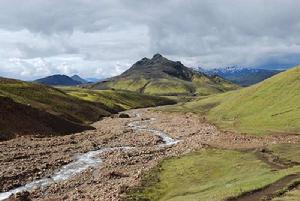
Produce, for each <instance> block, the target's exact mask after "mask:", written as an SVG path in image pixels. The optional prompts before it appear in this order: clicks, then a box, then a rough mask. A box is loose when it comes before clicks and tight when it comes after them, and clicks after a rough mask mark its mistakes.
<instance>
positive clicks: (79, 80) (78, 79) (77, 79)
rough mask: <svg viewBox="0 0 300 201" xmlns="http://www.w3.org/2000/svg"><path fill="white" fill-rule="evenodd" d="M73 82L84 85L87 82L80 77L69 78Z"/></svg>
mask: <svg viewBox="0 0 300 201" xmlns="http://www.w3.org/2000/svg"><path fill="white" fill-rule="evenodd" d="M71 78H72V79H73V80H75V81H77V82H80V83H81V84H86V83H88V81H86V80H85V79H83V78H82V77H80V76H79V75H73V76H72V77H71Z"/></svg>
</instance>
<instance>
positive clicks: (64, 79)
mask: <svg viewBox="0 0 300 201" xmlns="http://www.w3.org/2000/svg"><path fill="white" fill-rule="evenodd" d="M77 79H78V77H77V76H76V77H75V79H74V78H71V77H69V76H66V75H51V76H48V77H45V78H41V79H37V80H35V81H34V82H35V83H39V84H44V85H53V86H55V85H60V86H75V85H80V84H83V83H82V81H81V80H77Z"/></svg>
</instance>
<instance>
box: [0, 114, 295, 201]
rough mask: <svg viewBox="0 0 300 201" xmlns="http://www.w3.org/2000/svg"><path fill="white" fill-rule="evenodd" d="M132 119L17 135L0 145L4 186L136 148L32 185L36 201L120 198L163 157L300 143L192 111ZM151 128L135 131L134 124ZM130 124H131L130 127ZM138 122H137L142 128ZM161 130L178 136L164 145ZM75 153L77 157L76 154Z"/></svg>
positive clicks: (117, 119)
mask: <svg viewBox="0 0 300 201" xmlns="http://www.w3.org/2000/svg"><path fill="white" fill-rule="evenodd" d="M128 113H129V114H130V116H131V117H132V118H128V119H122V118H105V119H103V120H102V121H99V122H96V123H95V124H93V126H94V127H95V128H96V130H94V131H86V132H82V133H78V134H74V135H69V136H62V137H55V138H30V137H27V138H17V139H14V140H10V141H6V142H1V143H0V154H1V157H0V175H2V176H1V177H2V178H0V182H1V183H0V187H1V189H0V190H1V191H2V192H3V191H8V190H10V189H13V188H16V187H18V186H21V185H25V184H26V183H30V182H32V181H34V180H38V179H39V178H45V177H46V178H47V177H49V176H51V175H53V173H55V172H56V171H57V170H58V169H60V168H61V167H62V166H63V165H66V164H68V163H70V162H72V161H74V160H76V156H77V157H78V156H79V155H82V154H83V153H86V152H88V151H91V150H97V149H100V148H103V147H134V149H129V150H126V151H124V150H120V149H116V150H110V151H107V152H103V153H99V154H98V155H97V157H99V158H101V159H102V160H103V163H101V165H97V166H91V167H88V168H87V169H85V170H83V171H82V172H81V173H79V174H76V175H72V177H70V178H69V179H68V180H65V181H60V182H54V183H53V184H51V185H49V186H47V187H44V188H40V187H37V188H34V189H33V190H31V192H30V195H29V197H30V198H32V199H34V200H49V199H50V200H104V201H105V200H109V201H113V200H119V199H120V197H122V194H123V193H124V192H125V191H126V189H128V188H130V187H132V186H135V185H138V184H139V181H140V177H141V175H142V174H143V172H145V171H148V170H149V169H151V168H152V167H154V166H155V165H156V164H157V163H158V162H159V161H160V160H162V159H164V158H167V157H171V156H178V155H182V154H185V153H189V152H191V151H195V150H199V149H201V148H205V147H207V146H214V147H218V148H228V149H253V148H259V147H264V146H266V145H269V144H274V143H291V142H295V143H300V138H299V137H297V136H287V137H282V136H273V137H265V138H262V137H251V136H241V135H237V134H234V133H229V132H228V133H223V132H220V131H219V130H218V129H217V128H216V127H214V126H213V125H210V124H208V123H206V122H205V120H204V119H202V118H199V116H196V115H193V114H168V113H162V112H153V111H151V110H149V109H139V110H132V111H128ZM133 122H136V123H137V124H138V125H142V127H144V128H147V129H139V130H137V129H134V128H132V123H133ZM130 125H131V126H130ZM138 125H137V126H138ZM153 130H155V131H162V132H163V133H164V134H166V135H168V137H170V138H171V139H175V140H180V142H178V143H174V144H172V145H171V146H159V145H160V144H162V141H163V139H162V136H159V135H153ZM74 156H75V158H74Z"/></svg>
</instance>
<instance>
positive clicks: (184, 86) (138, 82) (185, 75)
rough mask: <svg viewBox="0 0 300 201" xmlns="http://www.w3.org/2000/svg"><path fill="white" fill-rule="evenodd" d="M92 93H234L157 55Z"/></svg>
mask: <svg viewBox="0 0 300 201" xmlns="http://www.w3.org/2000/svg"><path fill="white" fill-rule="evenodd" d="M91 88H93V89H122V90H129V91H136V92H141V93H146V94H153V95H179V94H182V95H192V94H199V95H209V94H215V93H220V92H225V91H228V90H233V89H237V88H238V86H237V85H235V84H232V83H231V82H229V81H226V80H224V79H222V78H220V77H216V76H212V77H210V76H207V75H205V74H202V73H199V72H196V71H194V70H192V69H190V68H187V67H185V66H184V65H183V64H181V63H180V62H179V61H177V62H175V61H171V60H168V59H166V58H164V57H163V56H161V55H160V54H156V55H154V56H153V58H152V59H148V58H143V59H142V60H140V61H138V62H136V63H135V64H134V65H133V66H132V67H131V68H130V69H128V70H127V71H125V72H124V73H123V74H121V75H120V76H116V77H113V78H110V79H108V80H105V81H102V82H99V83H96V84H94V85H92V86H91Z"/></svg>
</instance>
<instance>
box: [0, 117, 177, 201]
mask: <svg viewBox="0 0 300 201" xmlns="http://www.w3.org/2000/svg"><path fill="white" fill-rule="evenodd" d="M136 117H137V118H140V115H139V114H136ZM153 120H155V119H154V118H151V119H149V120H136V121H132V122H130V123H128V124H127V127H128V128H131V129H132V130H134V131H136V132H138V131H146V132H150V133H151V134H153V135H156V136H159V137H160V138H161V140H162V142H163V143H162V144H159V145H157V146H159V147H164V146H171V145H174V144H177V143H178V142H180V141H179V140H175V139H173V138H171V137H169V136H168V134H167V133H164V132H162V131H160V130H156V129H152V128H148V127H147V126H146V125H141V123H147V122H151V121H153ZM134 148H135V147H105V148H103V147H102V148H99V149H97V150H92V151H89V152H86V153H84V154H81V155H79V156H76V157H74V161H73V162H71V163H69V164H67V165H64V166H62V167H61V168H60V169H59V170H57V171H56V172H55V173H54V174H53V175H52V176H50V177H47V178H42V179H38V180H35V181H32V182H31V183H28V184H26V185H24V186H21V187H18V188H15V189H12V190H10V191H7V192H3V193H0V201H1V200H5V199H7V198H9V197H10V196H11V195H13V194H16V193H19V192H22V191H31V190H33V189H35V188H44V187H47V186H49V185H51V184H54V183H57V182H61V181H65V180H68V179H70V178H71V177H72V176H74V175H76V174H79V173H81V172H83V171H84V170H86V169H88V168H90V167H96V166H99V165H101V163H103V159H102V158H100V157H99V154H102V153H104V152H109V151H114V150H123V151H126V150H128V149H134Z"/></svg>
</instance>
